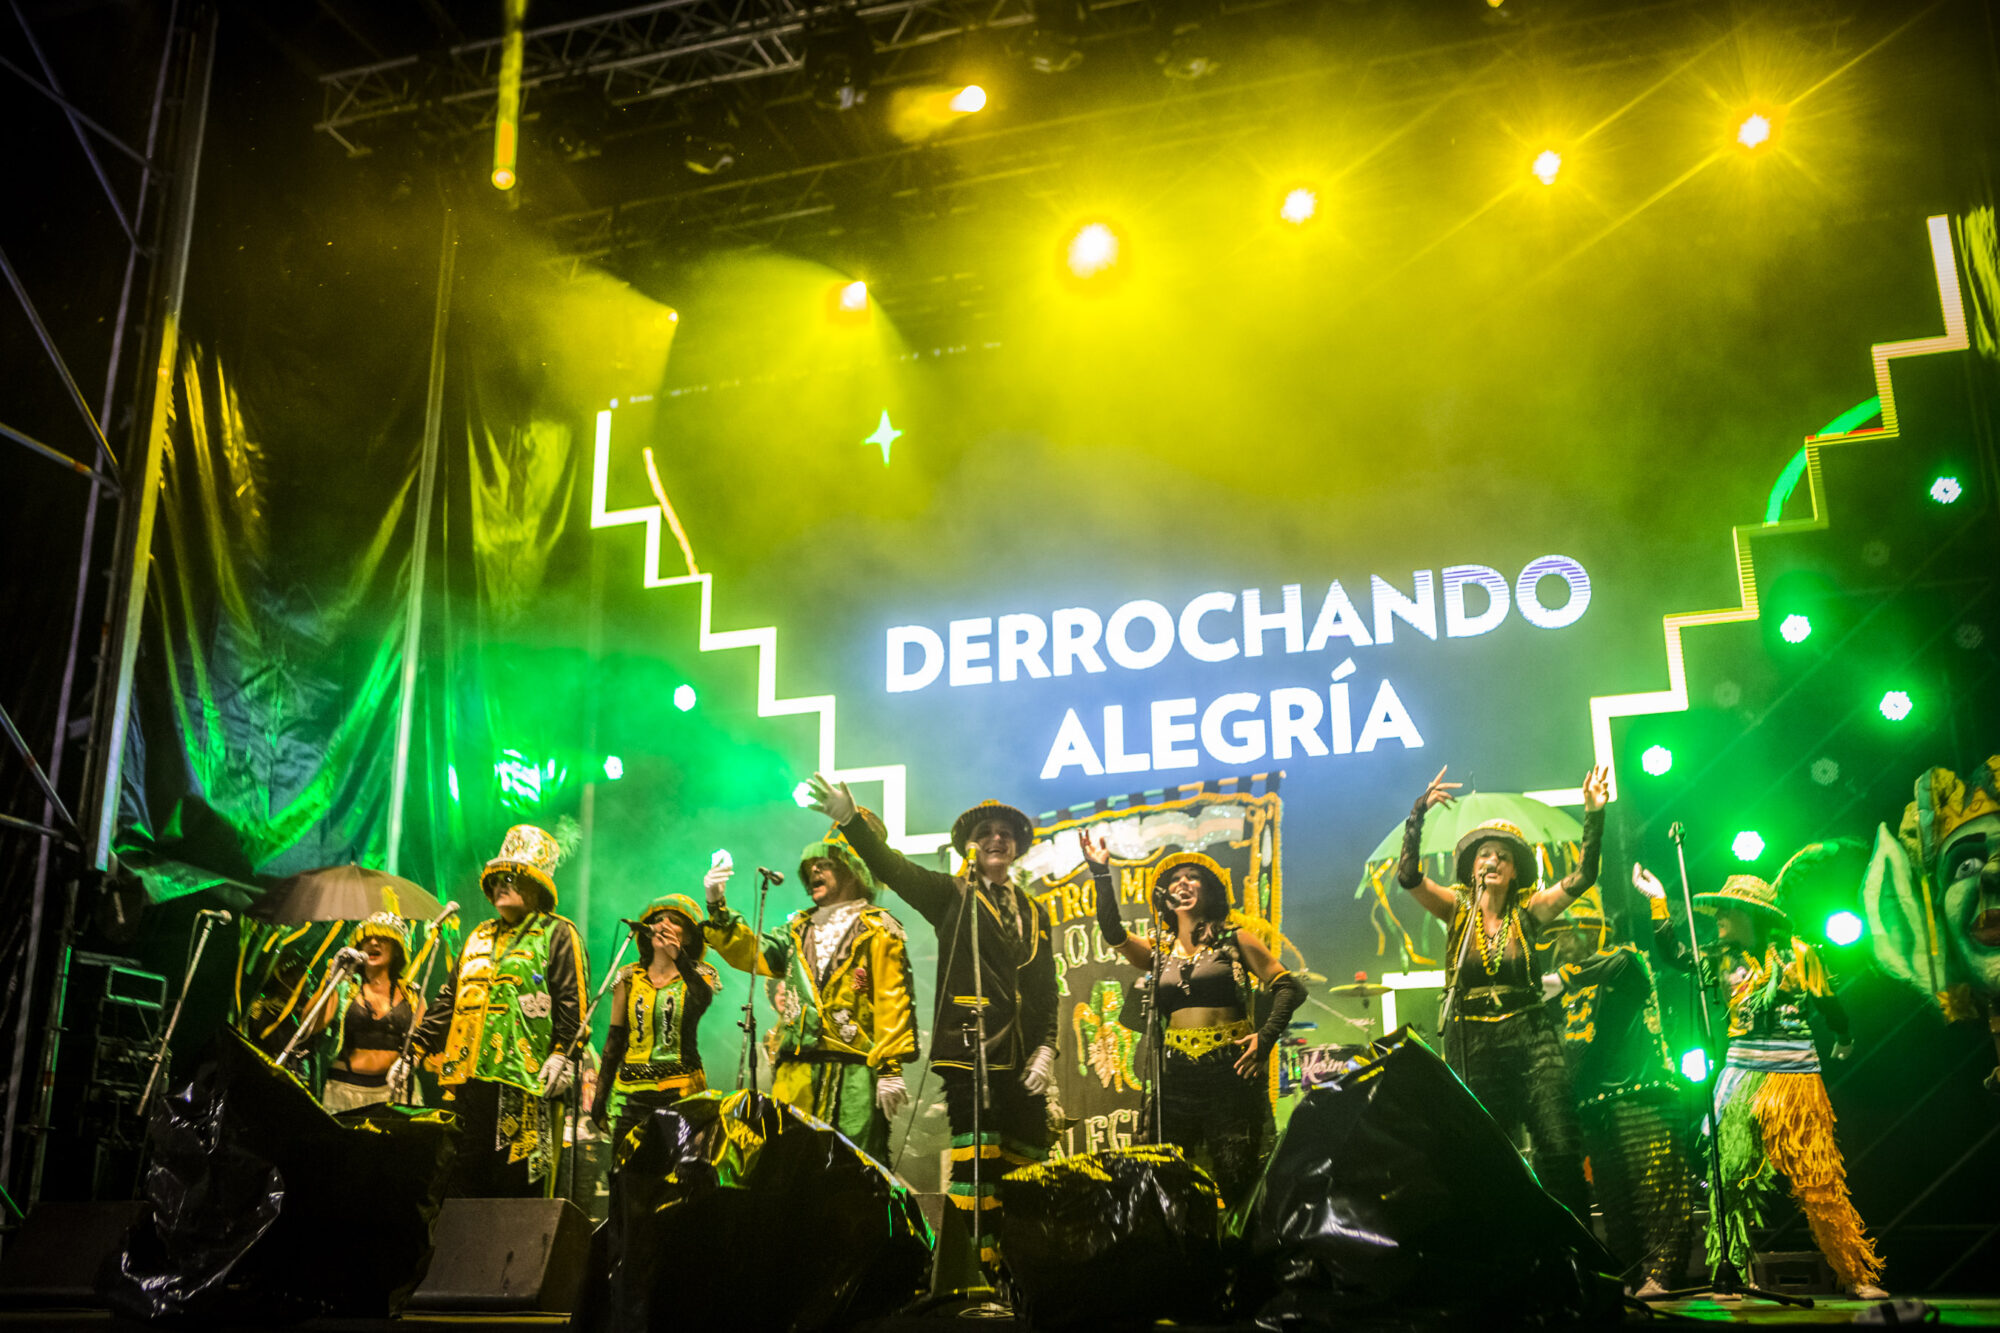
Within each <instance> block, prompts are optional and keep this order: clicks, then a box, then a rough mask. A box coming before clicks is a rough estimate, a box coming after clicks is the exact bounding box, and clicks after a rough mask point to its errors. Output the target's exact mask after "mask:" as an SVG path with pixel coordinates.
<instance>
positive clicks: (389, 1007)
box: [308, 912, 423, 1115]
mask: <svg viewBox="0 0 2000 1333" xmlns="http://www.w3.org/2000/svg"><path fill="white" fill-rule="evenodd" d="M409 959H410V934H409V927H408V926H407V925H406V924H405V923H404V921H403V919H402V918H401V917H399V916H396V915H395V914H394V913H392V912H377V913H376V914H375V915H374V916H371V917H369V918H368V919H367V920H366V921H363V922H362V923H361V924H360V925H358V926H356V927H355V928H354V931H353V933H352V934H350V935H349V936H348V944H347V947H346V948H344V949H342V950H341V951H340V952H339V953H337V954H335V955H334V958H333V965H332V967H330V968H329V969H328V970H327V978H326V983H325V986H324V987H323V988H322V991H321V996H320V998H319V999H316V1000H315V1002H314V1003H315V1006H316V1008H315V1009H314V1010H312V1011H311V1012H312V1013H313V1021H312V1026H311V1028H310V1029H309V1031H308V1035H314V1034H317V1033H320V1032H324V1031H327V1030H329V1029H331V1030H332V1032H333V1049H334V1054H333V1059H332V1062H331V1064H330V1065H329V1067H328V1069H327V1074H326V1090H325V1092H324V1094H323V1095H322V1097H321V1099H320V1100H321V1103H322V1104H323V1105H324V1106H325V1107H326V1109H327V1110H328V1111H331V1112H333V1113H334V1114H336V1115H338V1114H339V1113H340V1112H342V1111H351V1110H354V1109H356V1108H357V1107H363V1106H375V1105H379V1104H381V1103H384V1102H387V1101H389V1100H390V1099H391V1097H392V1096H393V1095H394V1094H395V1092H396V1088H395V1087H394V1086H393V1085H392V1083H391V1080H390V1073H391V1071H392V1070H393V1069H394V1067H395V1065H396V1063H397V1060H398V1059H399V1058H400V1057H401V1055H402V1053H403V1041H404V1038H405V1037H407V1036H408V1035H409V1031H410V1028H411V1026H412V1025H413V1024H415V1023H416V1022H417V1021H418V1019H419V1017H420V1016H421V1014H422V1012H423V1000H422V997H420V996H418V995H417V994H416V993H415V992H414V991H412V990H411V989H410V988H409V986H407V985H406V984H404V981H403V971H404V969H405V968H406V967H408V966H409Z"/></svg>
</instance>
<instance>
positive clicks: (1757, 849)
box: [1729, 829, 1764, 861]
mask: <svg viewBox="0 0 2000 1333" xmlns="http://www.w3.org/2000/svg"><path fill="white" fill-rule="evenodd" d="M1729 850H1730V851H1732V852H1734V853H1736V859H1737V860H1739V861H1754V860H1756V859H1757V858H1758V857H1760V856H1762V855H1763V854H1764V835H1763V834H1761V833H1759V832H1757V830H1755V829H1744V830H1743V831H1742V832H1741V833H1739V834H1737V835H1736V837H1735V839H1734V840H1732V841H1731V842H1730V844H1729Z"/></svg>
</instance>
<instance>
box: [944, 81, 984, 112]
mask: <svg viewBox="0 0 2000 1333" xmlns="http://www.w3.org/2000/svg"><path fill="white" fill-rule="evenodd" d="M950 106H951V109H952V110H953V111H956V112H958V113H959V114H960V115H961V116H969V115H971V114H972V113H973V112H975V111H984V110H985V109H986V90H985V89H984V88H982V87H980V86H979V85H978V84H976V83H968V84H966V85H965V86H964V87H963V88H960V89H959V90H958V91H957V92H955V93H953V94H952V95H951V103H950Z"/></svg>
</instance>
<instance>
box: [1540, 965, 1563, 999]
mask: <svg viewBox="0 0 2000 1333" xmlns="http://www.w3.org/2000/svg"><path fill="white" fill-rule="evenodd" d="M1562 993H1563V979H1562V977H1561V976H1559V975H1558V974H1556V973H1554V972H1544V973H1542V998H1543V999H1544V1000H1553V999H1555V998H1556V996H1558V995H1560V994H1562Z"/></svg>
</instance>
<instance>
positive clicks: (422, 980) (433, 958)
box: [389, 904, 458, 1106]
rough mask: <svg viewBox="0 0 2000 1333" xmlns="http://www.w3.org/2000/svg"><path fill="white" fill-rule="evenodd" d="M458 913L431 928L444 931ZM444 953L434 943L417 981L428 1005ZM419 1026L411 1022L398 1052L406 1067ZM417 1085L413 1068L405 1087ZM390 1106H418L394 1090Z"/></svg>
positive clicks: (442, 919) (419, 993) (440, 919)
mask: <svg viewBox="0 0 2000 1333" xmlns="http://www.w3.org/2000/svg"><path fill="white" fill-rule="evenodd" d="M457 911H458V906H457V904H453V905H452V909H451V911H449V912H446V913H445V915H444V916H441V917H439V918H438V919H437V920H436V921H433V922H432V923H431V928H432V929H433V930H437V931H442V930H443V929H444V923H445V917H449V916H452V915H454V914H455V913H456V912H457ZM443 952H444V950H443V949H440V948H438V947H437V945H436V944H435V943H433V945H432V947H431V952H430V956H429V957H428V958H426V959H424V974H423V976H421V977H419V978H418V979H417V995H418V997H419V998H422V999H423V1000H424V1001H425V1003H426V1004H428V1003H429V996H430V993H431V969H433V968H435V967H436V966H437V960H438V955H439V954H441V953H443ZM417 1026H418V1025H417V1023H416V1022H415V1021H412V1022H411V1024H410V1030H409V1031H408V1032H405V1033H404V1034H403V1048H402V1050H400V1051H398V1052H397V1058H398V1059H400V1060H401V1061H402V1062H403V1064H404V1065H405V1066H406V1067H409V1066H410V1050H411V1048H412V1047H413V1046H414V1045H415V1044H416V1040H417ZM416 1083H417V1071H416V1069H415V1068H414V1067H411V1068H410V1073H409V1082H408V1083H407V1084H406V1085H405V1086H406V1087H410V1088H414V1087H416ZM389 1104H390V1105H391V1106H415V1105H416V1103H415V1102H412V1101H403V1100H398V1099H397V1097H396V1091H395V1089H394V1088H391V1089H390V1090H389Z"/></svg>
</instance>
